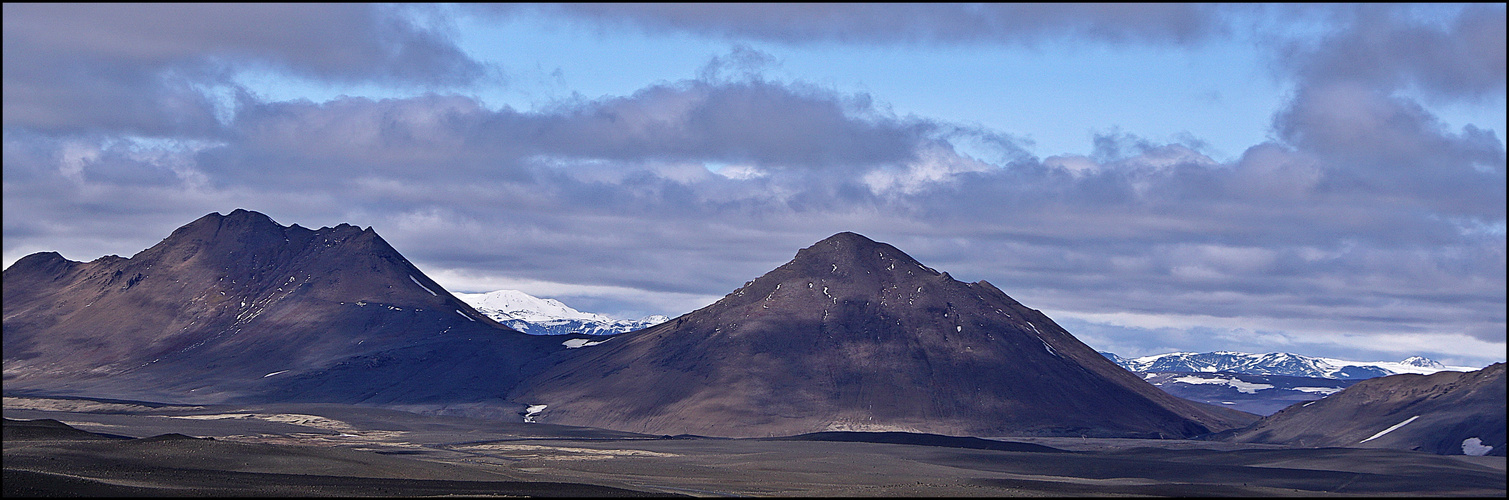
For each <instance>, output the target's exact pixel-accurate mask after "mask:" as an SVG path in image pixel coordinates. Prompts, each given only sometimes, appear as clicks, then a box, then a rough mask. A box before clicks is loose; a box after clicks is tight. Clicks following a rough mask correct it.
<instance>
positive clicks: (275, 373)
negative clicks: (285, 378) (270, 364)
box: [262, 370, 288, 378]
mask: <svg viewBox="0 0 1509 500" xmlns="http://www.w3.org/2000/svg"><path fill="white" fill-rule="evenodd" d="M286 372H288V370H283V371H277V372H272V373H269V374H267V375H263V376H262V378H267V377H271V376H273V375H277V374H279V373H286Z"/></svg>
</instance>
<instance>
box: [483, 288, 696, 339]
mask: <svg viewBox="0 0 1509 500" xmlns="http://www.w3.org/2000/svg"><path fill="white" fill-rule="evenodd" d="M455 295H456V298H458V299H461V300H463V301H466V303H468V304H471V306H472V307H474V308H476V309H477V312H480V313H482V314H485V315H487V317H489V318H492V319H493V320H494V321H497V322H499V323H502V324H504V325H508V327H509V328H513V329H515V330H518V331H521V332H524V333H528V334H530V335H566V334H572V333H578V334H583V335H614V334H619V333H624V332H631V331H634V330H638V329H641V328H647V327H651V326H655V325H658V324H660V323H664V322H665V321H666V320H667V319H669V318H666V317H665V316H649V317H646V318H643V319H637V320H628V319H613V318H610V317H608V316H605V315H602V314H596V313H585V312H581V311H578V310H576V309H572V308H571V307H570V306H567V305H566V304H562V303H561V301H559V300H555V299H542V298H539V297H535V296H532V295H529V294H527V293H524V292H521V291H518V290H494V291H491V292H487V293H456V294H455Z"/></svg>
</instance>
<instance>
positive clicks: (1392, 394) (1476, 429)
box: [1212, 363, 1506, 457]
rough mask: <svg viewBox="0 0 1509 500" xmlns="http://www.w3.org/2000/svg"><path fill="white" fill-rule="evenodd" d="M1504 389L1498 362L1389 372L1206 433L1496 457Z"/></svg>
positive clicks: (1220, 436)
mask: <svg viewBox="0 0 1509 500" xmlns="http://www.w3.org/2000/svg"><path fill="white" fill-rule="evenodd" d="M1505 390H1506V387H1505V375H1504V363H1495V364H1493V365H1490V366H1488V367H1487V368H1483V369H1481V370H1475V371H1470V372H1456V371H1442V372H1437V373H1434V374H1431V375H1417V374H1401V375H1390V376H1387V377H1379V378H1374V379H1370V380H1364V381H1361V382H1357V383H1356V384H1354V385H1352V386H1351V387H1348V388H1347V389H1346V390H1343V391H1341V392H1339V393H1336V394H1333V395H1331V396H1329V397H1326V398H1325V399H1321V400H1317V401H1314V402H1310V403H1304V404H1299V405H1294V406H1291V407H1289V408H1286V409H1284V410H1282V411H1280V412H1278V413H1275V414H1273V415H1270V416H1268V417H1264V418H1263V419H1262V420H1259V421H1257V422H1255V423H1253V424H1252V425H1251V426H1248V427H1246V428H1243V429H1236V430H1231V431H1227V432H1223V433H1220V434H1218V435H1216V436H1212V439H1221V440H1228V441H1235V442H1242V443H1278V444H1292V445H1300V446H1310V447H1330V446H1341V447H1349V448H1392V449H1404V450H1419V451H1426V452H1430V453H1437V454H1442V455H1463V454H1466V455H1484V454H1486V455H1493V456H1500V457H1502V456H1504V452H1505V447H1506V446H1505V442H1504V440H1505V425H1506V419H1505V411H1504V408H1505Z"/></svg>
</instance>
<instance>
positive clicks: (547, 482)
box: [4, 396, 1505, 497]
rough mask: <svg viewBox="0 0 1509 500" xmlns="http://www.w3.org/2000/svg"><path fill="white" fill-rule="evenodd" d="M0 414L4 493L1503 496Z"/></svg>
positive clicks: (174, 410)
mask: <svg viewBox="0 0 1509 500" xmlns="http://www.w3.org/2000/svg"><path fill="white" fill-rule="evenodd" d="M4 413H5V417H6V418H7V419H8V420H7V421H6V422H5V439H4V443H5V450H4V464H5V473H4V474H5V475H4V493H5V495H6V496H13V495H53V496H62V495H68V496H73V495H101V496H104V495H109V496H114V495H152V496H211V495H213V496H221V495H243V496H244V495H266V496H431V495H467V496H478V495H497V496H519V495H522V496H642V495H692V496H794V495H799V496H810V495H848V496H882V495H885V496H892V495H910V496H917V495H923V496H976V495H978V496H1043V495H1075V496H1082V495H1112V496H1121V495H1134V496H1138V495H1153V496H1255V495H1261V496H1316V495H1339V496H1380V495H1387V496H1499V497H1502V496H1503V495H1504V494H1505V459H1504V457H1467V456H1441V455H1433V454H1427V453H1419V452H1408V451H1395V450H1381V449H1351V448H1316V449H1306V448H1292V447H1284V446H1278V445H1263V444H1239V443H1222V442H1208V441H1188V440H1136V439H1079V438H1002V439H979V438H964V437H946V436H934V435H926V434H909V433H819V434H814V435H805V436H795V437H789V438H774V439H715V438H700V437H690V436H679V437H669V436H650V435H642V434H632V433H625V432H615V431H604V430H599V429H591V428H582V427H567V426H557V425H549V424H525V423H511V422H498V421H492V420H477V419H467V418H458V417H444V416H426V415H418V414H414V413H407V412H400V411H393V410H384V409H376V408H366V407H357V406H348V405H315V404H305V405H291V404H290V405H256V406H172V405H159V404H151V403H140V402H129V401H98V400H83V399H52V398H40V397H13V396H7V397H6V398H5V411H4ZM9 419H21V420H31V421H32V422H17V421H13V420H9ZM38 419H52V420H55V421H57V422H49V421H47V420H38ZM191 436H192V437H191ZM200 438H213V439H200Z"/></svg>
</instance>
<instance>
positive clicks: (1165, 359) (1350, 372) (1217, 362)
mask: <svg viewBox="0 0 1509 500" xmlns="http://www.w3.org/2000/svg"><path fill="white" fill-rule="evenodd" d="M1101 354H1102V355H1105V356H1106V357H1107V358H1109V359H1110V360H1111V361H1115V362H1116V364H1118V365H1121V366H1122V367H1123V368H1126V369H1128V370H1131V371H1134V372H1143V373H1146V372H1195V373H1199V372H1228V373H1242V374H1248V375H1283V376H1290V377H1310V378H1328V379H1336V380H1361V379H1368V378H1375V377H1383V376H1387V375H1396V374H1400V373H1416V374H1420V375H1429V374H1432V373H1436V372H1439V371H1448V370H1449V371H1460V372H1467V371H1473V370H1477V368H1474V367H1468V366H1446V365H1443V364H1441V363H1438V362H1436V361H1433V360H1431V359H1428V358H1424V357H1420V356H1411V357H1409V358H1405V359H1404V360H1403V361H1347V360H1342V359H1334V358H1320V357H1311V356H1302V355H1299V354H1291V353H1287V352H1271V353H1267V354H1248V353H1242V352H1230V351H1216V352H1204V353H1195V352H1171V353H1167V354H1154V355H1152V356H1142V357H1138V358H1123V357H1120V356H1117V355H1115V354H1113V353H1109V352H1102V353H1101Z"/></svg>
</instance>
